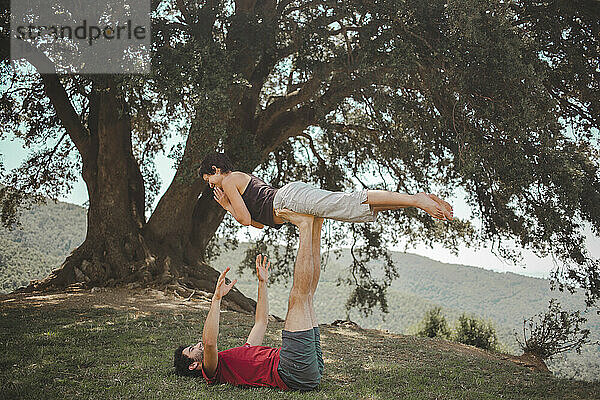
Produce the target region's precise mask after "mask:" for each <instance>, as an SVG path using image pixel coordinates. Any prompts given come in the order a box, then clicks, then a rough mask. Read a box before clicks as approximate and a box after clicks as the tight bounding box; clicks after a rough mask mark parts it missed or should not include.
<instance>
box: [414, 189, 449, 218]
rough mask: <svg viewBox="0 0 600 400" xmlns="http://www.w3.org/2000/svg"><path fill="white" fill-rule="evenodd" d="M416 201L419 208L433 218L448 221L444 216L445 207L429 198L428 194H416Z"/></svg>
mask: <svg viewBox="0 0 600 400" xmlns="http://www.w3.org/2000/svg"><path fill="white" fill-rule="evenodd" d="M415 199H416V203H417V204H416V206H417V208H420V209H421V210H423V211H425V212H426V213H428V214H429V215H431V216H432V217H433V218H437V219H446V217H445V216H444V209H443V207H442V206H441V205H440V204H438V202H436V201H435V200H433V199H432V198H431V197H429V196H428V195H427V193H425V192H421V193H417V194H415Z"/></svg>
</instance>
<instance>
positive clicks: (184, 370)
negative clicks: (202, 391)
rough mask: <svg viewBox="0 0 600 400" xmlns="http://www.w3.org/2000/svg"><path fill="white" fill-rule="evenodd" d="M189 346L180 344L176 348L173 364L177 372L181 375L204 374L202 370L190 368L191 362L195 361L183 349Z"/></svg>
mask: <svg viewBox="0 0 600 400" xmlns="http://www.w3.org/2000/svg"><path fill="white" fill-rule="evenodd" d="M186 347H187V346H179V347H178V348H177V350H175V354H174V356H173V366H174V367H175V373H176V374H177V375H180V376H202V371H200V370H197V369H193V370H190V364H191V363H193V362H194V360H192V359H191V358H189V357H188V356H186V355H184V354H183V349H185V348H186Z"/></svg>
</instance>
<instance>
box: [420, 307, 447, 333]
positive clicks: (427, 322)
mask: <svg viewBox="0 0 600 400" xmlns="http://www.w3.org/2000/svg"><path fill="white" fill-rule="evenodd" d="M420 326H421V328H420V329H419V331H418V332H417V335H418V336H426V337H430V338H434V337H440V338H444V339H450V328H448V322H447V321H446V317H444V316H443V315H442V308H441V307H434V308H431V309H429V310H427V312H426V313H425V317H424V318H423V320H422V321H421V323H420Z"/></svg>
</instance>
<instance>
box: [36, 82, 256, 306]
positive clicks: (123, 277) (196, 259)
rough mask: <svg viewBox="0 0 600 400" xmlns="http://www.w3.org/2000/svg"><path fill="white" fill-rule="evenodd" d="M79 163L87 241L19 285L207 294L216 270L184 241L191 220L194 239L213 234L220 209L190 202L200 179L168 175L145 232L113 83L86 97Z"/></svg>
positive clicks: (137, 177)
mask: <svg viewBox="0 0 600 400" xmlns="http://www.w3.org/2000/svg"><path fill="white" fill-rule="evenodd" d="M82 160H83V178H84V180H85V182H86V185H87V189H88V194H89V209H88V224H87V235H86V239H85V241H84V242H83V244H82V245H81V246H79V247H78V248H77V249H76V250H74V251H73V253H72V254H71V255H70V256H69V257H67V259H66V260H65V262H64V263H63V265H62V266H61V267H60V268H59V269H56V270H54V271H53V273H52V274H51V275H50V276H49V277H47V278H45V279H43V280H41V281H37V282H32V284H30V285H29V287H28V288H25V290H26V291H31V290H50V289H60V288H64V287H66V286H68V285H70V284H73V283H82V284H83V285H85V286H87V287H93V286H116V285H122V284H133V285H135V286H154V287H158V288H160V289H165V288H168V289H170V290H174V291H177V293H179V294H183V295H189V294H191V293H192V292H193V291H194V290H196V291H203V292H208V293H210V292H212V291H213V290H214V286H215V283H216V280H217V277H218V274H219V273H218V272H217V271H215V270H214V269H213V268H211V267H210V266H208V265H207V264H204V263H202V262H201V258H202V257H200V256H199V254H200V253H201V251H202V250H203V249H204V248H205V247H206V243H204V241H200V242H198V241H196V242H195V243H192V240H191V239H190V238H191V237H192V234H191V233H192V231H193V225H194V224H198V226H200V227H204V228H196V229H200V230H202V229H204V230H205V231H206V234H201V235H199V236H201V237H208V238H210V237H212V235H213V234H214V231H215V230H216V228H217V227H218V225H219V223H220V222H221V220H222V218H223V215H224V213H223V212H222V211H221V212H220V211H219V210H218V209H216V208H215V207H214V204H212V208H211V205H209V206H208V207H207V210H212V211H209V212H208V213H207V212H206V210H205V207H204V206H205V205H206V204H205V203H206V201H198V200H197V196H198V195H197V192H198V191H199V190H200V189H199V188H201V187H202V186H203V185H202V183H201V182H196V183H195V184H192V185H189V184H188V185H185V184H181V183H179V182H178V181H177V180H174V182H173V184H172V185H171V188H170V190H171V195H169V196H165V197H164V198H163V199H161V209H162V210H163V211H162V213H159V214H158V217H157V218H156V219H155V220H154V222H153V223H154V225H153V226H154V230H149V229H145V228H147V226H146V222H145V217H144V182H143V178H142V175H141V173H140V170H139V166H138V163H137V161H136V160H135V158H134V156H133V152H132V147H131V124H130V121H129V116H128V112H127V110H126V109H125V108H124V105H123V102H122V101H120V99H119V97H118V96H117V95H116V94H115V93H114V88H107V89H104V90H101V91H99V92H98V94H97V96H95V97H93V98H92V101H91V103H90V138H89V149H88V152H87V154H86V157H82ZM173 194H177V195H173ZM205 197H206V196H203V198H205ZM211 200H212V195H211ZM200 203H202V204H204V205H199V204H200ZM212 203H214V202H212ZM194 204H196V206H195V207H194ZM209 204H210V202H209ZM203 232H204V231H203ZM206 242H208V240H206ZM198 245H199V247H195V246H198ZM197 248H198V249H201V251H200V253H199V252H198V250H197ZM225 300H226V303H228V305H229V307H231V308H234V309H237V310H240V311H253V310H254V308H255V302H254V301H253V300H251V299H248V298H247V297H246V296H244V295H243V294H242V293H241V292H239V291H237V289H236V290H232V291H231V292H230V294H229V295H228V296H227V299H225Z"/></svg>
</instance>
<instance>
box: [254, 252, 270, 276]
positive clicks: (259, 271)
mask: <svg viewBox="0 0 600 400" xmlns="http://www.w3.org/2000/svg"><path fill="white" fill-rule="evenodd" d="M261 257H262V260H261ZM270 266H271V261H269V263H267V256H262V254H259V255H257V256H256V276H257V277H258V281H259V282H266V281H267V279H269V267H270Z"/></svg>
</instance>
